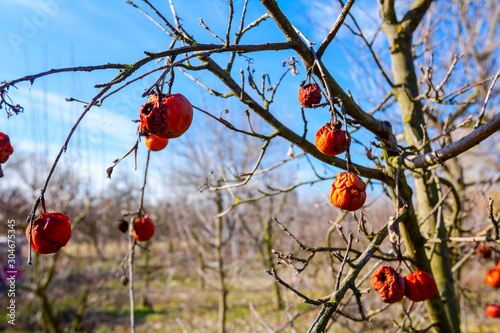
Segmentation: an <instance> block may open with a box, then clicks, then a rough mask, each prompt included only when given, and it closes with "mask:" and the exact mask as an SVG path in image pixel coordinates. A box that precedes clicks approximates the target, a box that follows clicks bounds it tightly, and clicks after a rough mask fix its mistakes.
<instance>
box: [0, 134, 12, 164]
mask: <svg viewBox="0 0 500 333" xmlns="http://www.w3.org/2000/svg"><path fill="white" fill-rule="evenodd" d="M13 152H14V148H12V146H11V145H10V139H9V136H8V135H7V134H5V133H2V132H0V163H5V162H7V160H8V159H9V156H10V155H12V153H13Z"/></svg>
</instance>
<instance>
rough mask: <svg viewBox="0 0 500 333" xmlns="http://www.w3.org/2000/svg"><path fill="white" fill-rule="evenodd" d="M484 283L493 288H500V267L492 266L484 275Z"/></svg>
mask: <svg viewBox="0 0 500 333" xmlns="http://www.w3.org/2000/svg"><path fill="white" fill-rule="evenodd" d="M484 279H485V280H486V283H487V284H488V285H490V286H492V287H493V288H500V268H498V266H497V267H495V268H492V269H491V270H490V271H489V272H488V273H486V275H485V276H484Z"/></svg>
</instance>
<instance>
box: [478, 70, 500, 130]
mask: <svg viewBox="0 0 500 333" xmlns="http://www.w3.org/2000/svg"><path fill="white" fill-rule="evenodd" d="M499 76H500V71H498V72H497V74H496V75H495V77H494V78H493V80H491V85H490V87H489V88H488V92H487V93H486V97H485V98H484V102H483V106H482V107H481V111H480V112H479V116H478V117H477V122H476V125H474V129H476V128H478V127H479V126H481V120H483V116H484V113H485V112H486V106H487V105H488V101H489V100H490V96H491V92H492V91H493V87H495V83H496V82H497V80H498V77H499Z"/></svg>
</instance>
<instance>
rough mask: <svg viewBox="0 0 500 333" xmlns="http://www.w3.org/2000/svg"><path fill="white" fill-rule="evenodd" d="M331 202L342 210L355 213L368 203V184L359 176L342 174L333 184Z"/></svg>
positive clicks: (348, 173)
mask: <svg viewBox="0 0 500 333" xmlns="http://www.w3.org/2000/svg"><path fill="white" fill-rule="evenodd" d="M330 200H331V202H332V204H334V205H335V206H337V207H339V208H341V209H345V210H350V211H355V210H357V209H359V208H361V207H362V206H363V204H364V203H365V201H366V184H365V182H364V181H363V180H362V179H361V178H360V177H359V176H358V175H355V174H353V173H350V172H341V173H339V174H337V178H335V181H334V182H333V184H332V189H331V191H330Z"/></svg>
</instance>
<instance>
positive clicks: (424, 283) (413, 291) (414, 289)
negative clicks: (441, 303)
mask: <svg viewBox="0 0 500 333" xmlns="http://www.w3.org/2000/svg"><path fill="white" fill-rule="evenodd" d="M405 281H406V297H407V298H408V299H409V300H411V301H413V302H421V301H425V300H427V299H431V298H432V297H434V295H435V294H436V291H437V285H436V281H434V278H433V277H432V275H430V274H429V273H427V272H424V271H415V272H413V273H411V274H410V275H408V276H405Z"/></svg>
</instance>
